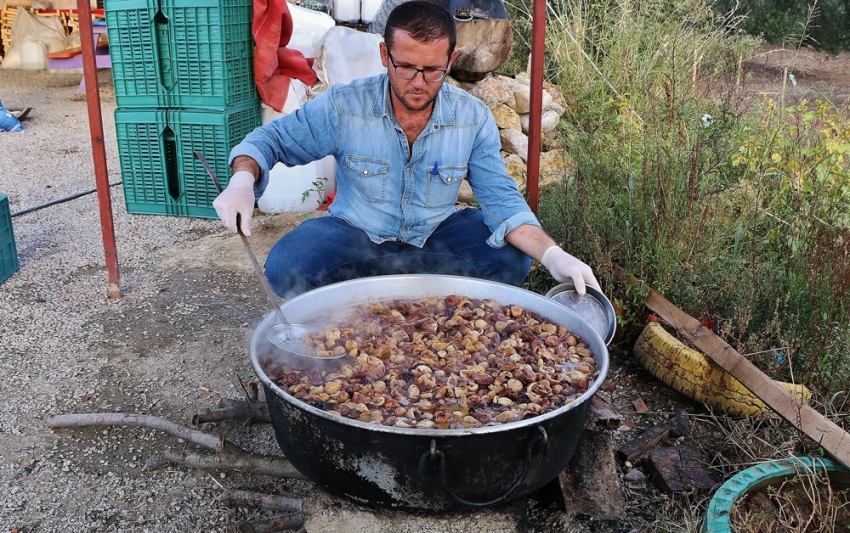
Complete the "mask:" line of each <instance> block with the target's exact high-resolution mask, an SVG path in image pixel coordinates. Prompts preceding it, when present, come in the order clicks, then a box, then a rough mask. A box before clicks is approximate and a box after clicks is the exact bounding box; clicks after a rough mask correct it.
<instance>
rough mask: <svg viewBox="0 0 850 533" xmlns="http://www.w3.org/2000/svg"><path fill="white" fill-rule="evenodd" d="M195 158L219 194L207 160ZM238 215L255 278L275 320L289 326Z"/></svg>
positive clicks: (215, 179) (199, 156)
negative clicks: (264, 293)
mask: <svg viewBox="0 0 850 533" xmlns="http://www.w3.org/2000/svg"><path fill="white" fill-rule="evenodd" d="M195 157H196V158H198V161H200V162H201V165H203V166H204V169H206V171H207V174H209V175H210V178H212V181H213V183H214V184H215V188H216V189H217V190H218V193H219V194H221V192H222V190H223V189H222V188H221V182H219V181H218V177H216V175H215V172H214V171H213V169H212V167H210V165H209V163H207V160H206V159H204V154H202V153H201V151H200V150H196V151H195ZM240 218H241V217H240V215H239V214H238V213H237V214H236V232H237V233H239V236H240V237H242V244H244V245H245V250H246V251H247V252H248V257H250V258H251V264H252V265H254V271H255V272H256V273H257V277H258V278H260V284H261V285H262V286H263V290H265V291H266V296H268V298H269V303H270V304H272V309H274V312H275V313H276V314H277V319H278V320H280V323H281V324H289V321H288V320H286V316H284V314H283V311H281V310H280V300H279V299H278V297H277V295H276V294H275V293H274V291H273V290H272V286H271V285H269V280H268V279H267V278H266V275H265V274H263V269H262V268H260V263H259V261H257V256H255V255H254V250H253V249H252V248H251V243H250V242H248V237H246V236H245V234H244V233H242V226H241V225H240V223H241V220H240Z"/></svg>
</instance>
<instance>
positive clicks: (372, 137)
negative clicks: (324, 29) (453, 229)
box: [230, 74, 540, 248]
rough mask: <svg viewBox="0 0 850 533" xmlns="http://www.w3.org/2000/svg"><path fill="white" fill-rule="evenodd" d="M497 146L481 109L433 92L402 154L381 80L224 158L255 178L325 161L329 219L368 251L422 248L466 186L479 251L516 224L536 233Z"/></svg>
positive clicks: (268, 127)
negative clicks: (331, 182)
mask: <svg viewBox="0 0 850 533" xmlns="http://www.w3.org/2000/svg"><path fill="white" fill-rule="evenodd" d="M500 149H501V142H500V140H499V132H498V129H497V128H496V123H495V121H494V119H493V115H492V114H491V113H490V110H489V109H488V108H487V106H486V105H485V104H484V103H483V102H481V101H480V100H478V99H477V98H475V97H473V96H471V95H470V94H468V93H467V92H465V91H463V90H461V89H458V88H455V87H452V86H450V85H448V84H443V86H442V88H441V89H440V92H439V93H438V95H437V98H436V100H435V102H434V107H433V112H432V113H431V118H430V120H429V122H428V124H427V125H426V126H425V128H424V129H423V130H422V132H421V133H420V134H419V137H418V138H417V139H416V141H415V142H414V143H413V148H412V150H411V149H410V148H409V147H408V143H407V138H406V137H405V135H404V131H402V129H401V126H399V124H398V122H396V119H395V116H394V115H393V111H392V105H391V103H390V96H389V80H388V78H387V75H386V74H381V75H379V76H375V77H371V78H364V79H360V80H355V81H354V82H353V83H351V84H347V85H333V86H332V87H331V88H330V89H328V90H327V91H325V92H323V93H322V94H320V95H319V96H318V97H316V98H315V99H314V100H311V101H309V102H307V103H306V104H304V106H303V107H302V108H301V109H298V110H297V111H296V112H294V113H292V114H290V115H286V116H284V117H281V118H279V119H277V120H274V121H272V122H270V123H268V124H265V125H263V126H261V127H259V128H257V129H255V130H254V131H253V132H251V133H250V134H248V135H247V136H246V137H245V140H243V141H242V142H241V143H240V144H238V145H237V146H235V147H234V148H233V150H232V151H231V152H230V163H232V162H233V159H234V158H235V157H237V156H240V155H246V156H249V157H251V158H252V159H254V160H255V161H256V162H257V164H258V165H259V167H260V169H261V171H262V176H261V178H260V181H259V182H258V183H257V185H256V186H255V191H254V193H255V196H256V197H257V198H259V197H260V196H261V195H262V193H263V191H264V190H265V188H266V185H267V184H268V179H269V169H270V168H271V167H272V166H274V164H275V163H277V162H278V161H281V162H283V163H284V164H285V165H287V166H296V165H304V164H307V163H309V162H310V161H315V160H318V159H321V158H323V157H325V156H327V155H329V154H330V155H333V156H335V158H336V161H337V171H336V183H337V194H336V197H335V198H334V201H333V203H332V204H331V206H330V208H329V214H330V215H332V216H335V217H338V218H341V219H343V220H345V221H346V222H348V223H349V224H352V225H354V226H356V227H359V228H361V229H363V231H365V232H366V233H367V234H368V235H369V238H370V239H371V240H372V241H373V242H375V243H381V242H384V241H388V240H398V241H403V242H406V243H409V244H413V245H415V246H418V247H422V246H423V245H424V244H425V241H426V240H427V239H428V236H429V235H431V233H432V232H433V231H434V230H435V229H436V227H437V226H438V225H439V224H440V223H441V222H442V221H443V220H445V219H446V218H447V217H448V216H449V215H451V214H452V213H453V212H454V210H455V208H454V205H455V203H456V202H457V196H458V190H459V189H460V185H461V181H462V180H463V179H464V178H469V184H470V186H471V187H472V191H473V193H474V194H475V197H476V198H477V200H478V202H479V204H480V206H481V209H482V211H483V213H484V215H485V217H484V218H485V220H486V222H487V226H488V227H489V229H490V230H491V231H492V232H493V233H492V234H491V236H490V237H489V238H488V239H487V244H489V245H490V246H491V247H493V248H501V247H502V246H504V245H505V236H506V235H507V234H508V233H509V232H511V231H512V230H513V229H515V228H517V227H519V226H520V225H523V224H532V225H535V226H540V224H539V222H538V221H537V218H536V217H535V216H534V214H533V213H532V212H531V210H530V209H529V207H528V204H527V203H526V202H525V200H524V198H523V197H522V195H521V194H520V192H519V189H518V188H517V186H516V183H515V182H514V180H513V179H512V178H511V177H509V176H508V175H507V173H506V171H505V165H504V163H503V162H502V159H501V157H500V155H499V150H500Z"/></svg>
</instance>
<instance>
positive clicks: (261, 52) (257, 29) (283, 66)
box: [251, 0, 319, 113]
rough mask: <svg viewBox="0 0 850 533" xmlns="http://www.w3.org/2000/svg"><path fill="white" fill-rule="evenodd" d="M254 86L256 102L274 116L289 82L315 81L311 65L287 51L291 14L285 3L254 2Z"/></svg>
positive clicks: (300, 55) (258, 0) (271, 0)
mask: <svg viewBox="0 0 850 533" xmlns="http://www.w3.org/2000/svg"><path fill="white" fill-rule="evenodd" d="M251 31H252V32H253V33H254V83H255V84H256V85H257V92H259V93H260V99H262V101H263V102H264V103H265V104H266V105H267V106H269V107H271V108H273V109H274V110H275V111H277V112H278V113H280V112H281V110H282V109H283V104H284V103H286V95H287V94H289V80H290V79H291V78H295V79H297V80H301V81H303V82H304V83H305V84H307V85H313V84H314V83H316V82H317V81H319V79H318V78H317V77H316V73H315V72H313V69H312V68H311V62H310V61H308V60H307V59H306V58H305V57H304V54H302V53H301V52H299V51H298V50H293V49H290V48H287V47H286V45H287V44H289V39H290V38H291V37H292V15H291V14H290V13H289V7H288V6H287V5H286V0H254V18H253V20H252V22H251Z"/></svg>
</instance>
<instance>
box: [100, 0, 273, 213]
mask: <svg viewBox="0 0 850 533" xmlns="http://www.w3.org/2000/svg"><path fill="white" fill-rule="evenodd" d="M105 9H106V27H107V33H108V35H109V53H110V56H111V59H112V78H113V81H114V83H115V98H116V102H117V104H118V108H117V109H116V110H115V129H116V137H117V140H118V156H119V160H120V162H121V173H122V177H123V182H124V199H125V202H126V205H127V212H129V213H141V214H158V215H173V216H189V217H201V218H216V213H215V210H214V209H213V208H212V200H213V199H214V198H215V197H216V195H217V194H218V193H217V191H216V189H215V186H214V185H213V183H212V181H211V180H210V178H209V176H207V174H206V172H205V171H204V168H203V166H201V164H200V162H199V161H198V160H196V159H195V158H194V156H193V154H194V152H195V151H196V150H199V151H201V152H202V153H203V154H204V157H205V158H206V159H207V161H208V162H209V163H210V166H211V167H212V168H213V170H215V173H216V174H217V175H218V176H219V178H220V179H222V181H223V184H226V183H227V180H228V178H229V177H230V170H229V167H228V166H227V158H228V155H229V154H230V149H231V148H233V146H235V145H236V144H238V143H239V142H240V141H241V140H242V139H243V138H244V137H245V136H246V135H247V134H248V133H250V132H251V130H253V129H254V128H255V127H257V126H259V125H260V123H261V118H260V117H261V110H260V100H259V97H258V95H257V90H256V87H255V85H254V70H253V39H252V35H251V15H252V1H251V0H106V2H105Z"/></svg>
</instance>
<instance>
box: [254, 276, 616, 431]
mask: <svg viewBox="0 0 850 533" xmlns="http://www.w3.org/2000/svg"><path fill="white" fill-rule="evenodd" d="M410 278H422V279H425V280H432V281H437V280H440V279H448V280H464V281H465V282H483V283H487V284H492V285H494V286H501V287H508V288H509V289H510V290H518V291H524V292H526V293H528V294H529V295H533V297H536V298H539V299H540V302H541V305H544V307H545V306H548V305H550V304H551V306H555V307H552V309H556V308H557V311H558V313H565V314H567V315H571V316H572V318H573V320H578V321H580V322H581V323H583V324H585V325H586V326H587V328H586V329H587V331H586V332H584V333H583V334H580V335H579V336H580V337H582V338H583V339H585V341H588V340H589V339H588V337H595V339H593V340H594V341H596V342H594V344H597V345H598V346H600V347H601V348H602V350H603V354H604V357H602V358H601V359H602V361H601V362H600V357H599V356H600V355H602V354H598V353H597V352H598V350H594V352H593V355H594V358H596V360H597V371H598V376H597V378H596V379H594V380H593V384H592V385H590V386H588V388H587V390H585V391H584V392H583V393H582V394H581V396H578V397H577V398H576V399H575V400H573V401H572V402H570V403H569V404H567V405H564V406H563V407H559V408H558V409H556V410H554V411H550V412H548V413H545V414H542V415H538V416H533V417H531V418H526V419H524V420H520V421H518V422H510V423H507V424H498V425H494V426H485V427H480V428H468V429H467V428H464V429H421V428H400V427H396V426H385V425H383V424H375V423H369V422H360V421H359V420H353V419H350V418H345V417H343V416H337V415H333V414H330V413H327V412H326V411H322V410H321V409H319V408H317V407H314V406H312V405H310V404H308V403H306V402H303V401H301V400H299V399H297V398H295V397H294V396H292V395H290V394H289V393H288V392H286V391H284V390H283V389H281V388H280V387H279V386H278V385H277V384H276V383H274V382H273V381H272V380H271V379H270V378H269V377H268V375H266V372H265V370H263V368H262V365H260V363H259V360H258V357H257V356H256V352H255V350H254V349H253V348H254V346H256V343H257V341H258V337H259V336H260V335H261V332H263V331H265V329H264V328H263V326H264V324H265V325H266V327H267V326H268V325H267V323H269V322H272V321H274V320H276V317H275V316H274V313H273V312H272V313H269V314H268V315H266V316H265V317H264V318H263V320H262V321H261V322H260V324H258V325H257V327H256V328H255V330H254V333H253V334H252V336H251V356H250V357H251V365H252V366H253V367H254V372H255V374H256V375H257V376H258V377H259V379H260V381H262V383H263V385H264V386H265V387H266V390H267V391H268V390H271V391H272V392H274V393H275V395H276V396H278V397H280V398H281V399H283V400H284V401H286V402H287V403H289V404H291V405H293V406H294V407H296V408H298V409H300V410H302V411H306V412H307V413H309V414H311V415H313V416H318V417H320V418H323V419H326V420H330V421H332V422H335V423H338V424H343V425H349V426H353V427H356V428H360V429H366V430H370V431H376V432H381V433H392V434H396V435H411V436H418V437H437V438H452V437H464V436H471V435H484V434H489V433H500V432H503V431H510V430H514V429H519V428H523V427H526V426H535V425H539V424H540V423H542V422H544V421H546V420H550V419H552V418H556V417H559V416H562V415H565V414H567V413H568V412H569V411H571V410H573V409H578V408H579V406H580V405H582V404H583V403H584V402H586V401H590V399H591V398H592V397H593V395H594V394H596V392H597V391H598V390H599V388H600V387H601V386H602V383H603V382H604V381H605V377H606V376H607V374H608V368H609V366H610V361H609V353H608V350H607V347H606V345H605V341H604V340H603V339H602V337H601V336H600V335H599V333H598V332H597V331H596V330H595V329H594V328H593V327H592V326H591V325H590V324H589V323H588V322H587V321H586V320H585V319H584V318H582V317H581V315H579V314H577V313H576V312H575V311H573V310H571V309H569V308H567V307H564V306H562V305H561V304H558V303H557V302H555V301H553V300H551V299H549V298H546V297H545V296H542V295H539V294H537V293H533V292H531V291H528V290H526V289H523V288H521V287H515V286H513V285H505V284H502V283H498V282H493V281H487V280H480V279H474V278H460V277H458V276H448V275H440V274H416V275H411V274H398V275H390V276H375V277H371V278H359V279H356V280H350V281H343V282H340V283H335V284H332V285H326V286H324V287H320V288H318V289H315V290H313V291H310V292H307V293H304V294H301V295H298V296H296V297H295V298H292V299H290V300H287V301H286V302H284V303H283V305H282V306H281V308H282V309H284V311H285V312H286V310H287V307H288V306H290V307H292V306H295V305H297V304H298V302H299V300H301V299H306V298H310V297H316V293H321V292H322V291H326V292H327V291H333V290H335V288H337V287H339V286H342V285H345V284H352V283H357V282H360V283H367V282H370V281H371V282H373V283H374V282H390V281H393V280H399V281H404V280H407V279H410ZM376 280H378V281H376ZM426 297H428V296H422V298H426ZM494 299H495V298H494ZM384 301H386V300H384ZM496 301H498V300H496ZM544 301H545V302H548V303H543V302H544ZM500 303H502V302H500ZM502 305H505V304H504V303H502Z"/></svg>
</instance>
